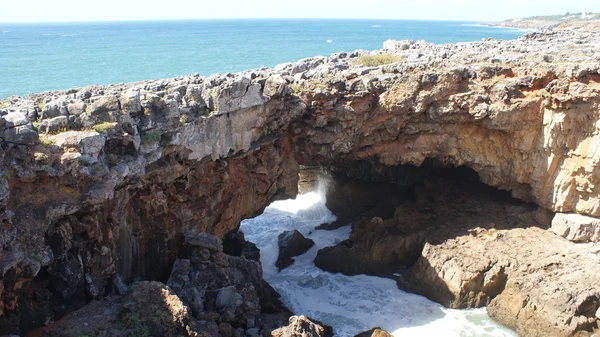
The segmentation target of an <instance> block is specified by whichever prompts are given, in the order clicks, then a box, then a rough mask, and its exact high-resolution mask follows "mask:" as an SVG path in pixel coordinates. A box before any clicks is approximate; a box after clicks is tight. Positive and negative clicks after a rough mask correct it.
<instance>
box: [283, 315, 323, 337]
mask: <svg viewBox="0 0 600 337" xmlns="http://www.w3.org/2000/svg"><path fill="white" fill-rule="evenodd" d="M271 336H272V337H332V336H333V330H332V329H331V327H328V326H323V324H322V323H320V322H317V321H313V320H310V319H308V318H307V317H306V316H292V317H290V324H289V325H288V326H285V327H281V328H279V329H277V330H274V331H273V332H271Z"/></svg>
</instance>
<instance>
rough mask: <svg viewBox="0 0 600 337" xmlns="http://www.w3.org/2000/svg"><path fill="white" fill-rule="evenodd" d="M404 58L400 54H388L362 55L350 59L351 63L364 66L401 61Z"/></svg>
mask: <svg viewBox="0 0 600 337" xmlns="http://www.w3.org/2000/svg"><path fill="white" fill-rule="evenodd" d="M402 61H404V59H403V58H402V57H400V56H396V55H390V54H379V55H363V56H361V57H359V58H357V59H355V60H353V61H352V64H353V65H363V66H365V67H377V66H382V65H384V64H390V63H395V62H402Z"/></svg>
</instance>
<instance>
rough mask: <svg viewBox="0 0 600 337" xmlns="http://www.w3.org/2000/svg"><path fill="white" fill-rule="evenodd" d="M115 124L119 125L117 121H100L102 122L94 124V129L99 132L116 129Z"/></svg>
mask: <svg viewBox="0 0 600 337" xmlns="http://www.w3.org/2000/svg"><path fill="white" fill-rule="evenodd" d="M115 125H117V123H111V122H104V123H100V124H96V125H94V126H92V130H94V131H96V132H98V133H103V132H106V131H109V130H112V129H114V127H115Z"/></svg>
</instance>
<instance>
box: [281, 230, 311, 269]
mask: <svg viewBox="0 0 600 337" xmlns="http://www.w3.org/2000/svg"><path fill="white" fill-rule="evenodd" d="M277 245H278V246H279V256H278V257H277V261H276V262H275V266H277V269H279V271H281V270H282V269H284V268H287V267H289V266H290V265H291V264H292V263H294V259H293V257H294V256H298V255H302V254H304V253H306V252H307V251H308V250H309V249H310V247H312V246H314V245H315V242H314V241H313V240H311V239H307V238H305V237H304V235H302V233H300V232H298V231H297V230H293V231H286V232H283V233H281V234H279V237H278V238H277Z"/></svg>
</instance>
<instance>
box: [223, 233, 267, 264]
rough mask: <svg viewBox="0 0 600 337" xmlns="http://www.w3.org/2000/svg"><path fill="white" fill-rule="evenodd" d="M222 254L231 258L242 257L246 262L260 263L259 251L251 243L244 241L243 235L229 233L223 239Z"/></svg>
mask: <svg viewBox="0 0 600 337" xmlns="http://www.w3.org/2000/svg"><path fill="white" fill-rule="evenodd" d="M223 252H224V253H225V254H227V255H231V256H243V257H245V258H246V259H248V260H253V261H260V250H259V249H258V247H256V245H255V244H254V243H252V242H248V241H246V239H245V238H244V233H242V232H235V233H230V234H229V235H228V236H226V237H225V238H224V239H223Z"/></svg>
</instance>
